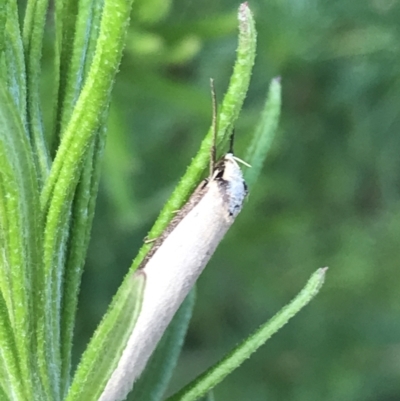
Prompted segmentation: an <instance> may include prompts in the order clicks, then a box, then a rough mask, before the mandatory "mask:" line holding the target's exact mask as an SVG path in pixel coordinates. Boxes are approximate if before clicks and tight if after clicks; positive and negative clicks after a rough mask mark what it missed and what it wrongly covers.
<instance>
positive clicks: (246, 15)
mask: <svg viewBox="0 0 400 401" xmlns="http://www.w3.org/2000/svg"><path fill="white" fill-rule="evenodd" d="M238 19H239V44H238V48H237V56H236V62H235V65H234V68H233V73H232V76H231V79H230V82H229V87H228V91H227V93H226V94H225V96H224V100H223V102H222V106H221V108H220V112H219V114H218V132H217V146H222V147H224V146H225V145H226V143H227V141H228V138H229V136H230V133H231V130H232V127H233V126H234V123H235V121H236V119H237V117H238V115H239V113H240V110H241V108H242V105H243V101H244V99H245V97H246V93H247V89H248V86H249V83H250V76H251V71H252V68H253V64H254V58H255V51H256V30H255V25H254V19H253V15H252V13H251V11H250V9H249V7H248V5H247V3H243V4H241V5H240V7H239V14H238ZM210 103H211V102H210ZM212 140H213V127H211V128H210V130H209V132H208V133H207V135H206V137H205V138H204V140H203V142H202V143H201V146H200V150H199V152H198V153H197V155H196V156H195V157H194V159H193V160H192V163H191V164H190V166H189V167H188V168H187V170H186V173H185V174H184V176H183V177H182V178H181V180H180V182H179V184H178V186H177V187H176V188H175V191H174V192H173V194H172V195H171V197H170V198H169V199H168V201H167V203H166V204H165V206H164V208H163V209H162V211H161V213H160V215H159V216H158V218H157V220H156V222H155V223H154V225H153V227H152V229H151V230H150V232H149V235H148V236H149V238H157V237H158V236H159V235H160V234H161V233H162V232H163V230H164V229H165V227H166V226H167V225H168V223H169V222H170V220H171V219H172V217H173V216H174V214H175V212H176V210H179V209H180V208H181V207H182V205H183V204H184V202H185V201H186V200H187V198H188V196H189V195H190V193H191V192H192V191H193V189H194V187H195V186H196V185H197V184H198V183H199V180H200V177H201V175H202V174H203V173H204V170H205V169H206V168H207V167H208V164H209V161H210V149H211V146H212ZM151 247H152V244H144V245H143V246H142V248H141V249H140V250H139V253H138V255H137V257H136V258H135V260H134V261H133V263H132V267H131V269H133V270H134V269H136V268H138V266H139V265H140V263H141V262H142V260H143V259H144V257H145V256H146V254H147V252H148V251H149V250H150V249H151Z"/></svg>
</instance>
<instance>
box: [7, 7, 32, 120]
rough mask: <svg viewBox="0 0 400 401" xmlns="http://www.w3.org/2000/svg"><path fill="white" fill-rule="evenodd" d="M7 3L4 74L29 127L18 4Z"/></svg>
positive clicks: (22, 118)
mask: <svg viewBox="0 0 400 401" xmlns="http://www.w3.org/2000/svg"><path fill="white" fill-rule="evenodd" d="M6 3H7V21H6V24H5V49H4V56H5V57H4V63H5V66H4V71H3V72H4V74H5V78H4V79H5V82H7V87H8V90H9V92H10V94H11V97H12V98H13V99H14V103H15V106H16V108H17V109H18V110H19V114H20V118H21V120H22V123H23V125H24V126H25V127H26V126H27V120H26V118H27V116H26V74H25V60H24V50H23V47H22V37H21V31H20V26H19V19H18V8H17V2H16V1H14V0H9V1H8V2H6Z"/></svg>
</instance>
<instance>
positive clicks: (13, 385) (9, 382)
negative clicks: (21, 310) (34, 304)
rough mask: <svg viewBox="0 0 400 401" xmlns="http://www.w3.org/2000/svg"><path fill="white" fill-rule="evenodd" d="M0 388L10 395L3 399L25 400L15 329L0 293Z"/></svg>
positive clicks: (2, 398)
mask: <svg viewBox="0 0 400 401" xmlns="http://www.w3.org/2000/svg"><path fill="white" fill-rule="evenodd" d="M0 388H2V389H3V391H4V393H5V394H7V395H8V397H7V396H5V394H4V397H1V395H2V394H1V391H0V399H1V400H5V401H7V400H14V399H17V400H24V399H25V394H24V388H23V385H22V381H21V372H20V369H19V365H18V352H17V349H16V346H15V341H14V335H13V330H12V327H11V322H10V319H9V316H8V311H7V306H6V303H5V301H4V298H3V296H2V294H1V293H0Z"/></svg>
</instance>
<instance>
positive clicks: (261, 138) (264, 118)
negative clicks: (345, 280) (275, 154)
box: [244, 78, 281, 187]
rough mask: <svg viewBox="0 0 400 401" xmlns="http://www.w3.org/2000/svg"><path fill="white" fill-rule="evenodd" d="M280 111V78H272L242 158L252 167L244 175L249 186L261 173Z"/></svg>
mask: <svg viewBox="0 0 400 401" xmlns="http://www.w3.org/2000/svg"><path fill="white" fill-rule="evenodd" d="M280 111H281V83H280V78H274V79H273V80H272V82H271V84H270V86H269V91H268V95H267V100H266V102H265V106H264V110H263V112H262V114H261V118H260V120H259V122H258V124H257V127H256V130H255V132H254V135H253V139H252V141H251V143H250V145H249V147H248V149H247V152H246V156H245V159H244V160H246V162H247V163H249V164H250V165H251V166H252V168H250V169H247V170H246V172H245V175H244V176H245V180H246V183H247V185H248V186H249V187H251V186H252V185H253V184H254V183H255V182H256V181H257V179H258V177H259V175H260V173H261V169H262V166H263V164H264V162H265V159H266V157H267V154H268V151H269V149H270V148H271V144H272V141H273V139H274V136H275V132H276V129H277V128H278V123H279V116H280Z"/></svg>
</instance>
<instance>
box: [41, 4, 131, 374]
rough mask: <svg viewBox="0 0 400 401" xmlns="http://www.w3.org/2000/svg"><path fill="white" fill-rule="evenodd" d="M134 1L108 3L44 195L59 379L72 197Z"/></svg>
mask: <svg viewBox="0 0 400 401" xmlns="http://www.w3.org/2000/svg"><path fill="white" fill-rule="evenodd" d="M131 2H132V1H131V0H106V1H105V3H104V10H103V13H102V18H101V26H100V33H99V37H98V41H97V46H96V52H95V55H94V58H93V62H92V64H91V67H90V71H89V74H88V77H87V79H86V82H85V85H84V87H83V89H82V91H81V93H80V96H79V99H78V101H77V103H76V105H75V108H74V110H73V112H72V115H71V118H70V120H69V123H68V126H67V128H66V130H65V133H64V135H63V137H62V140H61V143H60V146H59V148H58V151H57V154H56V157H55V159H54V162H53V165H52V168H51V171H50V175H49V177H48V179H47V180H46V183H45V187H44V189H43V191H42V196H41V198H42V199H41V200H42V202H41V204H42V213H43V216H45V219H46V222H45V232H44V271H45V275H46V282H47V285H48V287H47V290H48V291H50V294H48V295H49V298H50V299H51V305H52V310H51V313H50V314H49V317H48V318H49V319H50V320H51V322H50V325H51V333H50V335H51V341H50V342H51V345H50V346H51V348H52V350H53V355H54V360H53V361H52V363H53V365H54V370H55V372H56V375H58V374H59V373H60V371H59V369H60V368H61V357H60V314H61V299H62V294H61V291H62V285H61V281H62V277H63V275H64V271H63V270H64V266H63V264H64V261H65V249H64V247H65V246H66V240H67V237H68V231H69V227H68V225H69V222H70V211H71V204H72V200H73V197H74V195H75V190H76V187H77V184H78V181H79V179H80V177H81V172H82V169H83V166H84V161H85V158H86V157H87V154H88V149H89V148H90V145H91V144H92V143H93V141H94V140H95V137H96V134H97V133H98V132H99V131H98V130H99V128H100V126H101V124H102V123H103V121H104V115H105V111H106V108H107V106H108V103H109V100H110V91H111V88H112V85H113V82H114V77H115V73H116V71H117V69H118V66H119V63H120V60H121V54H122V49H123V47H124V43H125V35H126V29H127V24H128V21H129V15H130V8H131Z"/></svg>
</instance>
